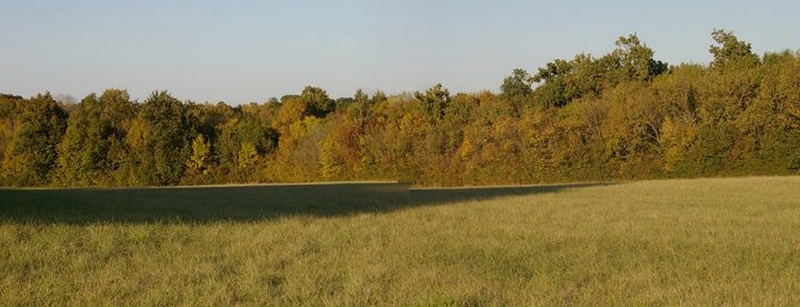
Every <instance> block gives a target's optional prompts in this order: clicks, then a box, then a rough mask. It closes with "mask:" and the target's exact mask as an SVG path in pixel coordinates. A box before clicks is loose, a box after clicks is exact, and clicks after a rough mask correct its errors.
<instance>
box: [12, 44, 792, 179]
mask: <svg viewBox="0 0 800 307" xmlns="http://www.w3.org/2000/svg"><path fill="white" fill-rule="evenodd" d="M712 39H713V41H714V44H713V45H711V46H710V48H709V52H710V53H711V54H712V55H713V58H714V59H713V61H712V62H711V63H709V64H707V65H701V64H686V63H683V64H679V65H668V64H667V63H664V62H662V61H659V60H656V59H654V58H653V56H654V51H653V50H652V49H650V48H649V47H647V45H646V44H644V43H642V42H641V41H640V40H639V38H638V37H637V36H636V35H629V36H626V37H620V38H619V39H618V40H617V42H616V48H615V49H614V50H613V51H611V52H610V53H608V54H605V55H602V56H600V57H595V56H592V55H590V54H584V53H581V54H578V55H575V56H574V57H573V58H572V59H556V60H554V61H552V62H550V63H547V64H546V65H545V66H544V67H541V68H539V69H538V71H536V72H534V73H533V74H530V73H528V72H527V71H525V70H522V69H515V70H513V71H512V73H511V74H510V75H509V76H508V77H506V78H505V79H504V80H503V82H502V85H501V86H500V92H499V93H493V92H490V91H483V92H478V93H456V94H451V93H450V92H449V91H448V90H447V89H446V88H445V87H443V86H442V85H441V84H436V85H434V86H432V87H431V88H430V89H428V90H426V91H424V92H414V93H402V94H399V95H392V96H387V95H386V94H384V93H383V92H380V91H378V92H376V93H372V94H367V93H364V92H362V91H361V90H359V91H357V92H356V93H355V94H354V95H353V97H344V98H339V99H332V98H330V97H329V96H328V95H327V93H326V92H325V91H324V90H323V89H321V88H319V87H314V86H308V87H306V88H305V89H304V90H303V91H302V92H301V93H300V94H299V95H286V96H284V97H281V98H280V99H271V100H270V101H268V102H265V103H261V104H255V103H251V104H246V105H240V106H229V105H227V104H225V103H222V102H220V103H216V104H211V103H194V102H191V101H181V100H179V99H177V98H175V97H173V96H172V95H170V94H169V93H167V92H155V93H153V94H152V95H151V96H150V97H149V98H147V99H146V100H144V101H143V102H138V101H132V100H131V99H130V96H129V95H128V93H127V92H126V91H124V90H118V89H108V90H106V91H104V92H103V93H102V94H100V95H97V94H95V93H92V94H89V95H88V96H86V97H85V98H83V99H82V100H81V101H80V102H79V103H73V104H68V103H62V102H59V101H56V100H55V99H54V98H53V97H52V96H51V95H50V94H49V93H45V94H39V95H36V96H35V97H31V98H27V99H26V98H23V97H20V96H16V95H10V94H2V96H0V162H1V163H2V165H0V170H2V173H1V174H0V184H2V185H6V186H150V185H178V184H185V185H193V184H220V183H244V182H302V181H319V180H370V179H392V180H404V181H414V182H418V183H423V184H430V185H463V184H509V183H540V182H563V181H593V180H609V179H644V178H669V177H696V176H730V175H764V174H797V173H798V170H800V53H797V52H791V51H782V52H770V53H766V54H764V55H763V56H758V55H756V54H754V53H753V52H752V51H751V46H750V44H749V43H747V42H744V41H741V40H739V39H738V38H737V37H736V36H735V35H734V34H733V33H732V32H728V31H723V30H715V31H714V32H713V33H712Z"/></svg>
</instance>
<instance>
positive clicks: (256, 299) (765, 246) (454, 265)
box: [0, 177, 800, 305]
mask: <svg viewBox="0 0 800 307" xmlns="http://www.w3.org/2000/svg"><path fill="white" fill-rule="evenodd" d="M312 188H313V187H312ZM318 188H320V189H321V190H324V191H323V192H319V193H316V194H314V193H309V191H311V190H308V189H301V190H291V189H290V190H280V191H278V192H275V191H272V192H269V191H266V190H269V189H270V187H250V188H243V189H240V190H224V189H219V190H213V189H209V190H205V191H202V192H199V191H195V192H185V191H183V190H180V191H175V193H178V194H180V195H182V196H181V197H173V198H169V197H166V196H165V195H169V193H166V194H159V195H158V196H152V195H154V194H153V193H155V194H158V193H165V192H163V190H139V191H137V192H136V193H133V192H130V191H128V190H120V191H117V193H123V194H124V193H132V194H124V195H126V196H125V197H123V198H114V196H113V194H107V193H110V192H108V191H103V190H97V191H94V190H88V191H82V192H74V191H73V192H64V191H60V192H59V191H43V192H39V193H28V194H25V193H22V192H19V191H14V190H5V191H0V196H2V200H0V215H1V216H2V224H0V305H19V304H32V305H43V304H56V305H62V304H78V305H97V304H103V305H109V304H111V305H116V304H135V305H141V304H144V305H174V304H190V305H196V304H200V305H228V304H267V305H287V304H292V305H294V304H301V305H387V304H388V305H441V304H450V303H454V304H460V305H471V304H479V305H500V304H508V305H531V304H545V305H546V304H581V305H596V304H603V305H608V304H623V303H624V304H692V305H695V304H715V305H718V304H722V303H730V304H735V305H740V304H758V305H763V304H781V305H796V304H798V303H800V298H798V296H797V293H800V277H798V276H800V178H798V177H769V178H741V179H699V180H667V181H644V182H632V183H623V184H616V185H601V186H577V187H559V188H552V189H543V188H528V189H525V188H520V189H517V190H515V189H511V188H507V189H505V190H491V189H483V190H480V189H479V190H432V191H429V190H425V191H411V192H404V191H400V190H392V189H388V190H389V191H388V192H387V191H385V190H386V189H384V190H381V191H373V190H372V188H365V187H354V186H347V185H339V186H326V187H322V186H320V187H318ZM259 189H260V190H259ZM326 189H327V190H326ZM359 189H361V190H359ZM126 191H127V192H126ZM156 191H158V192H156ZM181 191H183V192H181ZM523 192H524V193H523ZM20 193H22V194H20ZM59 193H67V194H59ZM69 193H73V194H69ZM74 193H78V194H74ZM93 193H97V194H93ZM104 193H106V194H104ZM181 193H184V194H181ZM198 193H199V195H200V196H198V197H197V198H190V197H188V196H187V195H193V194H198ZM204 193H205V194H204ZM215 193H216V194H218V195H219V196H220V197H225V198H226V199H217V200H214V199H213V197H211V196H213V195H215ZM270 193H272V194H270ZM298 193H299V194H301V195H295V194H298ZM69 195H72V196H69ZM87 195H88V196H91V195H101V196H102V197H100V198H98V199H87ZM281 195H283V196H284V197H285V198H290V199H292V200H291V201H283V200H281V199H277V198H278V197H279V196H281ZM336 195H338V197H336ZM369 195H373V196H374V199H371V198H369V197H368V196H369ZM481 195H485V196H486V197H480V196H481ZM267 196H269V197H271V198H272V199H269V198H268V197H267ZM303 196H305V197H303ZM70 197H74V198H70ZM136 197H138V201H140V202H141V203H142V206H145V207H146V208H154V207H157V206H159V205H163V206H167V207H168V208H169V209H168V210H167V209H165V210H164V211H158V212H154V216H155V218H151V219H148V218H147V217H146V216H144V213H143V212H141V211H137V210H136V207H135V205H130V204H119V203H117V202H125V201H129V202H136V201H137V198H136ZM165 197H166V198H165ZM37 198H38V199H41V201H39V202H38V204H39V205H35V204H37ZM209 198H211V199H209ZM64 199H66V200H68V201H69V202H73V203H75V202H79V203H80V206H90V207H92V206H93V208H94V209H91V210H89V209H85V208H84V209H80V208H72V209H70V210H65V211H58V210H57V209H54V208H53V207H52V206H54V204H56V205H57V204H59V203H63V202H64ZM76 199H82V201H77V200H76ZM104 199H106V200H108V201H110V202H112V203H117V205H116V207H113V206H112V207H107V206H109V205H108V204H107V203H104ZM304 199H305V200H308V199H311V200H313V201H314V202H315V203H314V204H311V203H309V202H308V201H304ZM348 199H352V200H351V201H348ZM20 201H25V202H30V204H19V203H18V202H20ZM182 201H183V202H191V203H199V205H198V206H195V207H192V206H188V205H181V202H182ZM292 202H295V203H298V204H299V205H298V208H295V209H291V205H290V204H291V203H292ZM220 203H221V204H226V206H228V207H231V208H232V209H225V208H224V206H221V205H218V204H220ZM215 204H217V205H216V206H215ZM255 204H261V207H256V206H255ZM21 206H32V207H31V208H34V209H37V210H39V211H41V212H39V211H26V210H23V209H21V208H20V207H21ZM104 206H105V207H104ZM132 206H133V207H132ZM203 206H208V207H209V208H210V209H209V212H206V213H205V214H200V213H197V212H194V211H193V210H200V209H201V208H202V207H203ZM270 206H273V207H274V208H277V209H274V210H271V209H269V208H270ZM103 208H105V210H106V211H104V209H103ZM326 208H337V209H336V210H333V211H332V210H330V209H326ZM48 210H49V211H48ZM247 210H250V211H252V212H253V215H254V217H255V218H248V217H247V214H246V213H247V212H246V211H247ZM108 212H112V213H114V217H113V218H112V216H111V214H107V213H108ZM123 212H129V213H130V214H132V215H135V216H136V218H128V219H126V217H125V216H119V215H120V214H122V213H123ZM70 213H72V214H75V215H77V216H80V217H82V220H81V219H76V218H71V217H69V216H65V215H69V214H70ZM23 214H27V217H26V216H24V215H23Z"/></svg>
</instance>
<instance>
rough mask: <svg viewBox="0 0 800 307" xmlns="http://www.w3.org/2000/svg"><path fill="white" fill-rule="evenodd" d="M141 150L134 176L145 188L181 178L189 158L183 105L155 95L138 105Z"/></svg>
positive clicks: (186, 124) (164, 96)
mask: <svg viewBox="0 0 800 307" xmlns="http://www.w3.org/2000/svg"><path fill="white" fill-rule="evenodd" d="M139 117H140V119H141V123H142V125H143V127H142V128H143V132H144V133H143V134H142V147H141V148H139V151H138V152H137V153H136V154H137V159H138V162H139V168H138V176H139V179H140V180H141V182H142V183H144V184H148V185H173V184H177V183H178V182H180V179H181V177H182V176H183V171H184V167H185V165H186V164H185V161H186V160H187V158H188V154H189V149H190V148H189V140H190V136H191V134H190V132H191V131H190V129H189V128H190V126H189V125H188V123H187V120H186V119H187V117H186V114H185V110H184V107H183V104H182V103H181V102H180V101H179V100H177V99H175V98H174V97H172V96H170V95H169V94H168V93H167V92H165V91H162V92H155V93H153V94H152V95H150V97H149V98H148V99H147V100H146V101H145V102H144V103H143V104H142V105H141V109H140V111H139Z"/></svg>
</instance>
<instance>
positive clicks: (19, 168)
mask: <svg viewBox="0 0 800 307" xmlns="http://www.w3.org/2000/svg"><path fill="white" fill-rule="evenodd" d="M18 108H19V109H18V112H19V113H17V114H18V115H19V117H20V121H19V126H18V127H17V128H16V129H15V131H14V136H13V141H12V142H11V144H10V148H9V149H7V151H6V156H5V157H4V160H3V165H2V169H3V176H4V177H5V181H6V183H8V184H11V185H18V186H41V185H47V184H50V183H51V179H52V178H51V177H52V175H53V173H54V171H55V169H56V163H57V161H58V151H57V147H58V143H59V142H61V138H62V136H63V134H64V130H65V129H66V121H67V113H66V112H65V111H64V109H62V108H61V106H60V105H59V104H58V102H56V101H55V100H54V99H53V97H51V96H50V93H45V94H39V95H36V97H34V98H31V99H29V100H23V101H19V102H18Z"/></svg>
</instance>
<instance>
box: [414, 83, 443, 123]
mask: <svg viewBox="0 0 800 307" xmlns="http://www.w3.org/2000/svg"><path fill="white" fill-rule="evenodd" d="M414 98H416V99H417V100H418V101H420V102H421V103H422V107H423V109H424V110H425V114H427V115H428V120H429V121H430V122H432V123H433V122H436V121H439V120H440V119H442V117H443V116H444V110H445V108H446V107H447V105H448V104H449V103H450V92H449V91H447V89H446V88H443V87H442V84H441V83H437V84H436V85H434V86H433V87H431V88H430V89H428V90H427V91H425V93H424V94H423V93H420V92H415V93H414Z"/></svg>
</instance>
